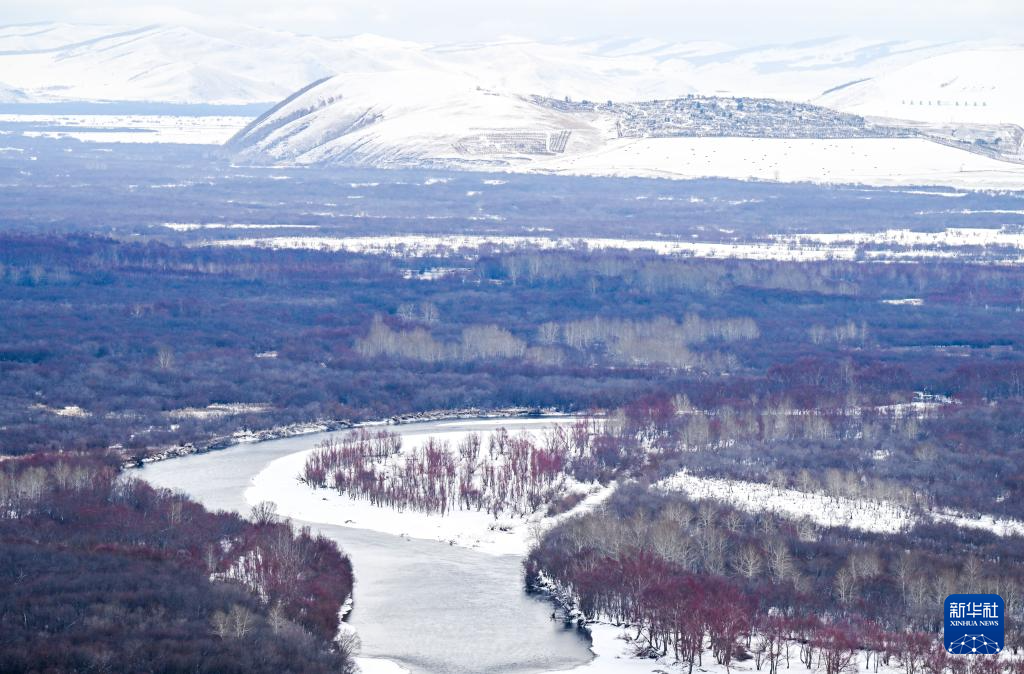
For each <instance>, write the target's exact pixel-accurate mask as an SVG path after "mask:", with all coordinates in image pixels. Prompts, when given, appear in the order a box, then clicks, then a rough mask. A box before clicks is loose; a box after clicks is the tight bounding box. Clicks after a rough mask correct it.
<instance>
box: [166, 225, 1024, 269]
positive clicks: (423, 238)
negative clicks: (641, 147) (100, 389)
mask: <svg viewBox="0 0 1024 674" xmlns="http://www.w3.org/2000/svg"><path fill="white" fill-rule="evenodd" d="M166 226H168V227H170V228H172V229H177V230H185V229H198V228H200V227H205V226H203V225H198V224H195V225H182V224H171V225H166ZM229 227H230V225H229ZM240 227H246V226H240ZM248 227H254V226H252V225H249V226H248ZM262 227H267V228H271V227H273V225H263V226H262ZM203 245H211V246H228V247H259V248H272V249H307V250H325V251H350V252H359V253H375V254H383V255H394V256H399V257H425V256H429V255H435V254H443V253H445V252H448V251H475V250H478V249H480V248H485V247H497V248H506V249H508V248H512V249H514V248H518V247H529V248H536V249H541V250H559V249H578V248H591V249H615V250H629V251H650V252H653V253H657V254H659V255H691V256H694V257H700V258H717V259H725V258H736V259H745V260H788V261H816V260H856V259H859V258H860V256H861V255H863V257H864V258H865V259H870V260H874V261H886V260H900V261H904V262H906V261H913V260H915V259H928V258H935V257H949V258H952V257H961V256H967V255H968V253H969V254H970V255H971V257H972V258H974V259H977V260H979V261H984V260H985V257H984V256H979V255H978V251H979V250H980V251H984V252H990V253H992V254H993V258H992V261H993V262H996V263H999V264H1021V263H1024V231H1022V230H1020V229H1017V228H1013V229H1011V228H1005V227H1004V228H999V229H996V228H991V229H986V228H969V227H958V228H947V229H945V230H941V231H937V232H917V231H911V230H906V229H898V230H896V229H892V230H885V231H882V232H851V233H835V234H814V233H808V234H799V235H773V236H771V237H768V238H767V239H766V240H763V241H753V242H739V241H737V242H720V241H693V240H690V241H685V240H671V239H612V238H564V237H561V238H560V237H544V236H487V235H459V236H456V235H441V236H427V235H415V234H410V235H396V236H353V237H336V236H267V237H244V238H238V239H217V240H210V241H207V242H205V243H204V244H203Z"/></svg>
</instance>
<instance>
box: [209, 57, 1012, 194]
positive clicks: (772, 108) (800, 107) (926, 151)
mask: <svg viewBox="0 0 1024 674" xmlns="http://www.w3.org/2000/svg"><path fill="white" fill-rule="evenodd" d="M228 149H229V150H230V151H231V152H232V153H234V154H235V155H236V156H237V157H238V159H239V160H241V161H244V162H251V163H257V164H292V165H310V164H339V165H349V166H377V167H413V166H415V167H422V166H433V167H447V168H459V169H480V170H510V171H528V172H547V173H567V174H578V175H606V176H647V177H665V178H700V177H711V176H720V177H729V178H738V179H751V178H752V179H760V180H775V181H813V182H833V183H863V184H875V185H879V184H880V185H899V184H937V185H952V186H959V187H968V188H1009V189H1020V188H1021V187H1024V166H1021V165H1020V164H1015V163H1010V162H1006V161H999V160H998V159H997V158H994V157H992V156H983V155H981V154H979V153H976V152H967V151H964V150H963V149H959V148H956V147H949V146H947V145H946V144H940V143H937V142H932V141H930V140H926V139H924V138H922V137H920V135H919V132H918V131H917V130H916V129H912V128H906V127H891V126H885V125H875V124H872V123H871V122H869V121H868V120H865V119H864V118H862V117H859V116H855V115H848V114H842V113H836V112H834V111H831V110H828V109H826V108H820V107H816V106H811V105H806V104H798V103H787V102H782V101H774V100H770V99H734V98H715V97H694V96H690V97H685V98H682V99H677V100H674V101H661V102H657V101H656V102H647V103H634V104H617V103H602V104H583V103H571V102H564V101H558V100H554V99H546V98H541V97H537V96H521V95H517V94H514V93H508V92H503V91H499V90H492V89H487V88H484V87H482V86H480V84H479V83H478V80H476V79H475V78H473V77H472V76H469V75H457V74H443V75H441V74H437V75H435V76H434V77H432V78H429V79H428V78H424V77H422V76H421V74H420V73H419V72H418V71H395V72H389V73H382V74H358V75H339V76H336V77H334V78H329V79H326V80H324V81H322V82H318V83H316V84H314V85H312V86H310V87H309V88H307V89H306V90H304V91H301V92H299V93H297V94H296V95H294V96H292V97H290V98H289V99H288V100H286V101H284V102H283V103H281V104H280V105H278V106H277V107H275V108H274V109H273V110H271V111H269V112H268V113H267V114H265V115H264V116H262V117H260V118H259V119H257V120H255V121H254V122H253V123H252V124H250V125H249V126H248V127H247V128H246V129H244V130H243V131H242V132H240V133H239V134H238V135H237V136H235V137H234V138H233V139H232V140H231V141H230V142H229V143H228Z"/></svg>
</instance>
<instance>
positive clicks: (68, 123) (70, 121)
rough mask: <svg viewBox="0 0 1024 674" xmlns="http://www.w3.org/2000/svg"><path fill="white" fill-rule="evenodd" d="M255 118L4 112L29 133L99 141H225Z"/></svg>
mask: <svg viewBox="0 0 1024 674" xmlns="http://www.w3.org/2000/svg"><path fill="white" fill-rule="evenodd" d="M250 121H251V119H250V118H249V117H244V116H239V115H203V116H188V115H92V114H90V115H64V114H20V113H13V114H12V113H6V114H0V125H4V124H13V125H17V126H18V127H22V130H20V131H19V133H21V134H22V135H24V136H26V137H43V138H74V139H76V140H81V141H89V142H96V143H183V144H190V145H193V144H194V145H221V144H223V143H225V142H227V140H228V139H229V138H231V137H232V136H233V135H235V134H236V133H238V131H240V130H241V129H242V128H243V127H245V125H246V124H248V123H249V122H250Z"/></svg>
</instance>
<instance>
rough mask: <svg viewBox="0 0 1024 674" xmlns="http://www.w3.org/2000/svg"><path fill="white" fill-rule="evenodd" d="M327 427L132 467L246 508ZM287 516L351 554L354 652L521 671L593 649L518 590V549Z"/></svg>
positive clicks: (420, 666)
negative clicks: (272, 473)
mask: <svg viewBox="0 0 1024 674" xmlns="http://www.w3.org/2000/svg"><path fill="white" fill-rule="evenodd" d="M540 423H550V422H540V421H539V420H537V419H493V420H486V421H482V420H466V421H465V422H452V421H443V422H421V423H413V424H404V425H401V426H393V427H390V428H391V430H394V431H396V432H399V433H401V434H403V436H406V435H409V436H414V435H423V434H425V433H429V434H431V435H435V436H436V437H438V438H440V439H444V438H445V436H451V437H456V436H457V434H461V433H465V432H466V431H467V430H472V431H475V432H480V433H486V432H488V431H492V430H494V429H497V428H499V427H504V428H506V429H508V430H509V431H510V432H513V433H515V432H517V431H519V430H522V429H526V428H532V429H537V428H538V424H540ZM329 435H330V434H329V433H319V434H311V435H304V436H298V437H294V438H286V439H281V440H270V441H266V442H259V443H245V444H240V445H236V446H233V447H230V448H228V449H224V450H221V451H217V452H211V453H207V454H198V455H193V456H187V457H182V458H177V459H171V460H168V461H162V462H159V463H155V464H150V465H148V466H146V467H145V468H143V469H141V470H140V471H139V475H140V477H143V478H144V479H146V480H148V481H149V482H151V483H152V484H154V485H157V486H161V487H168V488H171V489H178V490H181V491H184V492H186V493H188V494H189V495H190V496H192V497H193V498H195V499H196V500H198V501H200V502H201V503H202V504H203V505H205V506H206V507H207V508H210V509H222V510H234V511H237V512H241V513H247V512H248V511H249V508H250V504H249V503H248V502H247V501H246V498H245V495H244V494H245V491H246V489H247V488H248V487H249V486H250V485H251V484H252V480H253V478H254V477H255V476H256V475H257V474H259V473H260V472H261V471H262V470H263V469H264V468H266V466H267V465H268V464H269V463H270V462H272V461H274V460H275V459H279V458H281V457H284V456H287V455H289V454H292V453H295V452H300V451H305V450H308V449H309V448H311V447H313V446H315V445H316V444H317V443H318V442H320V441H321V440H323V439H324V438H325V437H328V436H329ZM295 523H296V524H297V525H303V524H308V525H309V526H311V527H312V528H313V529H314V530H316V531H320V532H322V533H323V534H324V535H326V536H328V537H330V538H331V539H333V540H335V541H337V542H338V544H339V545H340V546H341V547H342V548H343V549H344V550H345V552H346V553H348V555H349V556H350V557H351V558H352V563H353V565H354V568H355V576H356V586H355V608H354V610H353V611H352V613H351V614H350V623H351V624H352V625H353V626H354V627H355V628H356V629H357V630H358V632H359V636H360V638H361V640H362V652H361V656H362V657H365V658H380V659H383V660H389V661H391V662H392V663H395V664H397V665H399V666H401V667H403V668H405V669H407V670H409V671H411V672H416V673H417V674H419V673H422V674H448V673H451V674H455V673H459V674H462V673H466V674H469V673H471V672H472V673H483V672H488V673H489V672H495V673H505V672H508V673H513V672H515V673H523V674H526V673H530V672H546V671H553V670H562V669H570V668H573V667H574V666H577V665H581V664H584V663H586V662H588V661H589V660H590V659H591V657H592V655H591V653H590V650H589V649H588V646H587V642H586V640H585V639H583V638H581V636H580V635H579V633H578V632H577V631H576V630H575V629H567V628H565V627H563V625H562V623H561V622H558V621H554V620H552V619H551V612H552V607H551V604H550V603H549V602H547V601H545V600H542V599H539V598H536V597H531V596H528V595H527V594H526V593H525V592H524V591H523V581H522V566H521V564H522V559H521V557H519V556H516V555H500V556H498V555H492V554H485V553H482V552H477V551H475V550H470V549H467V548H461V547H457V546H452V545H448V544H445V543H441V542H437V541H430V540H417V539H411V540H410V539H408V538H403V537H399V536H394V535H390V534H385V533H379V532H376V531H371V530H368V529H358V528H352V527H347V526H344V527H343V526H334V525H330V524H325V523H320V522H313V521H309V522H306V521H300V520H296V521H295ZM410 533H412V534H413V535H415V532H410ZM367 664H373V663H367ZM379 664H383V663H379ZM368 669H369V667H368Z"/></svg>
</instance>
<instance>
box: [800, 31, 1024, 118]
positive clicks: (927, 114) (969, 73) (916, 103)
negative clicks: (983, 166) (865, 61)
mask: <svg viewBox="0 0 1024 674" xmlns="http://www.w3.org/2000/svg"><path fill="white" fill-rule="evenodd" d="M1021 72H1024V49H1021V48H1020V47H989V48H978V49H966V50H960V51H956V52H953V53H947V54H940V55H936V56H931V57H929V58H926V59H923V60H920V61H915V62H913V63H910V64H908V65H906V66H904V67H902V68H898V69H895V70H891V71H889V72H886V73H882V74H879V75H877V76H875V77H873V78H872V79H870V80H866V81H863V82H859V83H857V84H852V85H850V86H847V87H843V88H841V89H837V90H834V91H832V92H830V93H827V94H825V95H823V96H821V97H820V98H818V99H817V100H816V102H817V103H820V104H821V105H825V106H828V107H833V108H838V109H841V110H846V111H849V112H856V113H858V114H862V115H874V116H879V117H892V118H900V119H912V120H920V121H926V122H936V123H941V124H948V123H950V122H975V123H990V124H991V123H1002V122H1013V123H1016V124H1022V123H1024V112H1021V111H1022V110H1024V89H1022V88H1021V86H1020V83H1019V82H1018V81H1017V79H1018V75H1016V74H1017V73H1021Z"/></svg>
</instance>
